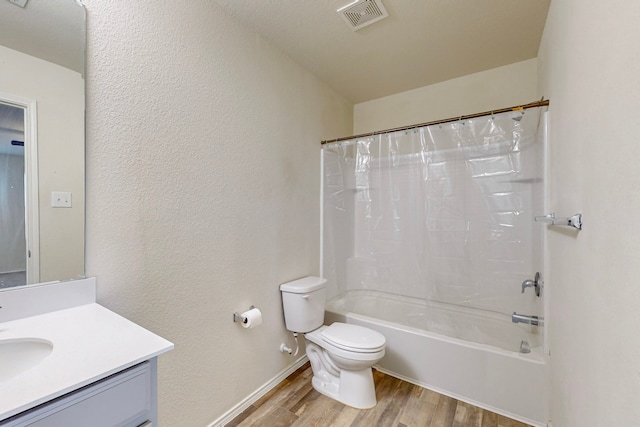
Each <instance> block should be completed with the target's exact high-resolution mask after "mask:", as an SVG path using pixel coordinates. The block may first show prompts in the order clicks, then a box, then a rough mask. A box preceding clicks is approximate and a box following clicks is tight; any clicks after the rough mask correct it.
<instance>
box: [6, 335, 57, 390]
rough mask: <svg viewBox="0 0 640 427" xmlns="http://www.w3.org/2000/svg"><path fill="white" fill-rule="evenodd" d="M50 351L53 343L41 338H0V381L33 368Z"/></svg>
mask: <svg viewBox="0 0 640 427" xmlns="http://www.w3.org/2000/svg"><path fill="white" fill-rule="evenodd" d="M52 351H53V343H52V342H51V341H47V340H45V339H41V338H14V339H6V340H0V381H7V380H9V379H11V378H13V377H15V376H17V375H19V374H21V373H23V372H25V371H26V370H28V369H31V368H33V367H34V366H36V365H37V364H38V363H40V362H41V361H42V360H43V359H44V358H45V357H47V356H48V355H49V354H51V352H52Z"/></svg>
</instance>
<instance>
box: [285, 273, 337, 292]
mask: <svg viewBox="0 0 640 427" xmlns="http://www.w3.org/2000/svg"><path fill="white" fill-rule="evenodd" d="M326 283H327V279H323V278H321V277H315V276H307V277H303V278H301V279H297V280H293V281H291V282H287V283H283V284H281V285H280V290H281V291H282V292H291V293H294V294H305V293H307V292H313V291H317V290H318V289H322V288H324V287H325V285H326Z"/></svg>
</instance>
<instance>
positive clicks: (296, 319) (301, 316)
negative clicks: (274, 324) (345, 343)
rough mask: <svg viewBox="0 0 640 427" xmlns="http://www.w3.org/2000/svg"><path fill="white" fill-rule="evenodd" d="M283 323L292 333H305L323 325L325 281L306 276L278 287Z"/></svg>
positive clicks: (325, 295) (325, 294)
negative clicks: (280, 293) (280, 295)
mask: <svg viewBox="0 0 640 427" xmlns="http://www.w3.org/2000/svg"><path fill="white" fill-rule="evenodd" d="M280 292H282V307H283V310H284V322H285V324H286V327H287V329H288V330H290V331H292V332H301V333H306V332H310V331H313V330H314V329H318V328H319V327H320V326H322V324H323V323H324V305H325V301H326V299H327V279H322V278H320V277H314V276H307V277H303V278H302V279H297V280H294V281H292V282H287V283H283V284H282V285H280Z"/></svg>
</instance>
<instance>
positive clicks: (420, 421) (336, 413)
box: [227, 362, 529, 427]
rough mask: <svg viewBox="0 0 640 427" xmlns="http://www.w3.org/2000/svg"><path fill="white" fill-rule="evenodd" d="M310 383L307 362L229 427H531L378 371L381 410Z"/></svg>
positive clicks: (379, 407) (374, 376)
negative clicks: (364, 406) (336, 397)
mask: <svg viewBox="0 0 640 427" xmlns="http://www.w3.org/2000/svg"><path fill="white" fill-rule="evenodd" d="M311 377H312V372H311V366H310V365H309V363H308V362H307V363H306V364H305V365H303V366H302V367H301V368H300V369H298V370H297V371H295V372H294V373H293V374H291V375H289V377H287V378H286V379H285V380H284V381H283V382H281V383H280V384H279V385H278V386H276V387H275V388H274V389H273V390H271V391H270V392H269V393H267V394H266V395H265V396H263V397H262V398H261V399H259V400H258V401H257V402H255V403H254V404H253V405H251V406H250V407H249V408H247V409H246V410H245V411H244V412H243V413H241V414H240V415H238V416H237V417H236V418H234V419H233V420H232V421H231V422H230V423H228V424H227V426H228V427H248V426H265V427H266V426H268V427H289V426H304V427H307V426H318V427H325V426H331V427H333V426H337V427H341V426H354V427H360V426H361V427H374V426H375V427H378V426H392V427H412V426H422V427H529V426H528V425H527V424H523V423H521V422H519V421H514V420H512V419H509V418H507V417H504V416H502V415H498V414H496V413H493V412H489V411H486V410H483V409H480V408H478V407H475V406H472V405H469V404H467V403H464V402H460V401H458V400H455V399H452V398H450V397H447V396H443V395H441V394H439V393H436V392H433V391H430V390H427V389H424V388H422V387H418V386H416V385H413V384H410V383H408V382H405V381H402V380H399V379H397V378H394V377H391V376H389V375H385V374H383V373H382V372H379V371H376V370H374V371H373V379H374V381H375V384H376V396H377V398H378V405H377V406H376V407H375V408H372V409H367V410H358V409H354V408H351V407H349V406H345V405H343V404H341V403H339V402H336V401H335V400H333V399H330V398H328V397H326V396H324V395H322V394H320V393H318V392H317V391H315V390H314V389H313V388H312V387H311Z"/></svg>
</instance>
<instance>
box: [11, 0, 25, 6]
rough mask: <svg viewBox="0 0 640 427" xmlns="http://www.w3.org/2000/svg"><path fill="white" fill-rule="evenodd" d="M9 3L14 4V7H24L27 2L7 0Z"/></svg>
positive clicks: (23, 0)
mask: <svg viewBox="0 0 640 427" xmlns="http://www.w3.org/2000/svg"><path fill="white" fill-rule="evenodd" d="M9 1H10V2H11V3H13V4H15V5H16V6H20V7H25V6H26V5H27V2H28V1H29V0H9Z"/></svg>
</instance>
